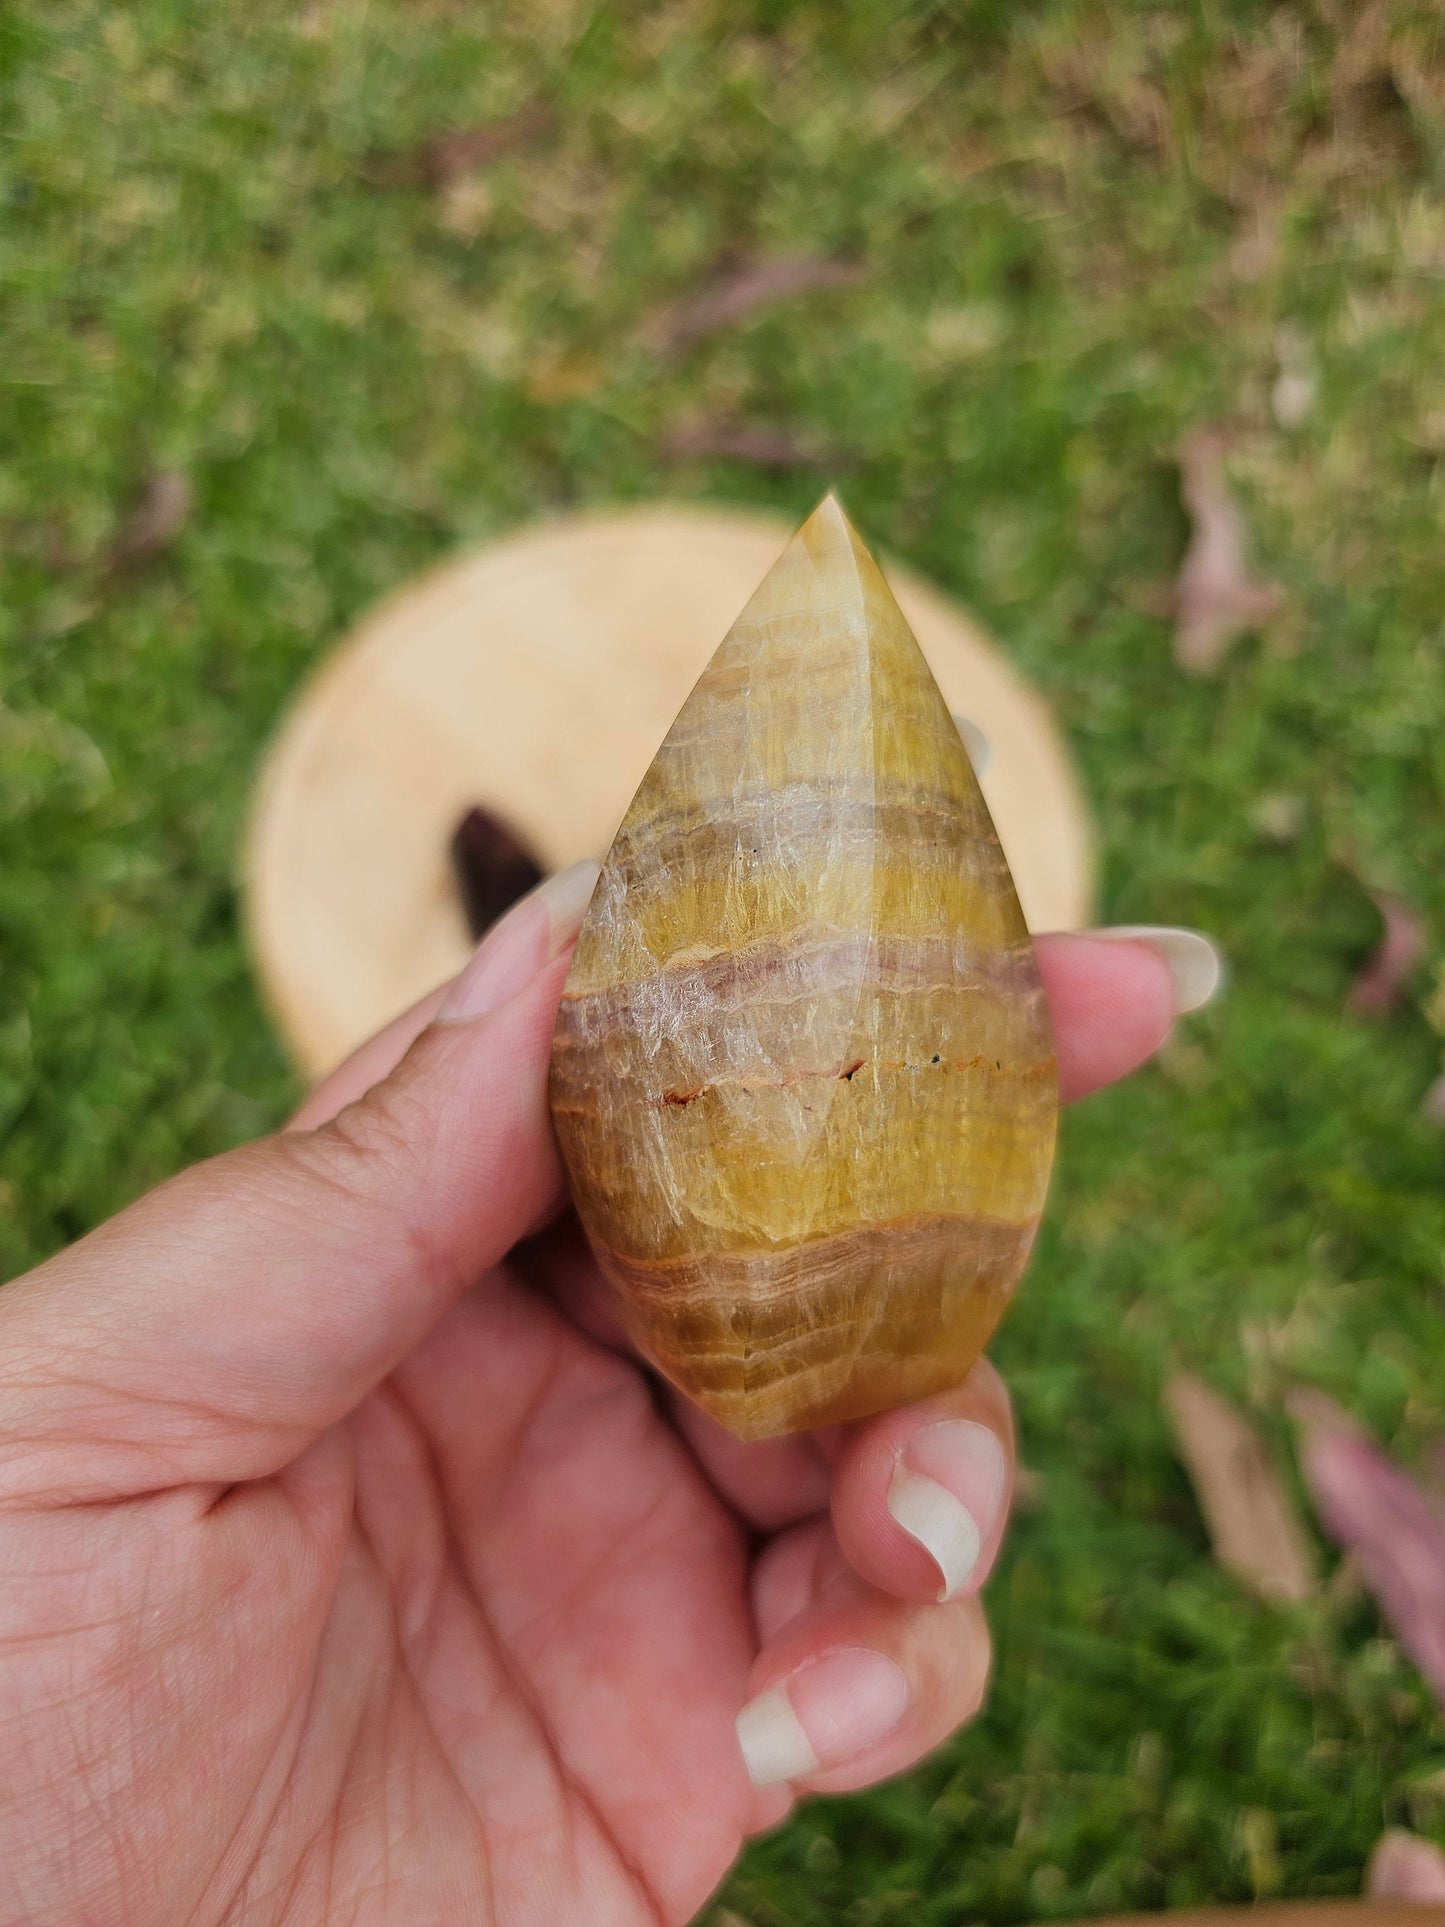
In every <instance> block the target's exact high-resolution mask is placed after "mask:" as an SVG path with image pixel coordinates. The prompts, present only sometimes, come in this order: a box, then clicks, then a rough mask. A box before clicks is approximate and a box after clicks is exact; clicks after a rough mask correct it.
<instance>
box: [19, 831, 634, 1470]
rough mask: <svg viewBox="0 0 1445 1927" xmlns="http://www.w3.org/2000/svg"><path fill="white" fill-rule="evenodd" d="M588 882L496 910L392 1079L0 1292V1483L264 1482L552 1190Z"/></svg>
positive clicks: (557, 883) (167, 1188) (581, 869)
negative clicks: (563, 1058)
mask: <svg viewBox="0 0 1445 1927" xmlns="http://www.w3.org/2000/svg"><path fill="white" fill-rule="evenodd" d="M596 878H597V866H596V864H595V863H591V862H587V863H579V864H576V865H574V866H573V868H572V869H570V870H566V871H563V872H562V873H561V874H560V875H558V876H555V877H552V878H550V879H549V880H548V881H547V882H546V883H544V884H542V885H540V886H539V887H538V889H536V890H535V891H533V892H532V894H531V895H530V896H528V897H525V898H523V900H522V901H521V902H520V903H518V904H517V905H515V906H514V908H513V909H512V910H511V911H509V912H508V914H507V916H506V917H505V918H503V920H502V921H501V923H499V924H498V925H497V926H496V927H495V928H494V929H493V930H492V931H491V932H490V933H489V935H488V936H487V938H486V939H485V941H484V942H483V943H482V945H481V947H480V949H479V950H478V951H477V953H476V955H475V956H474V957H473V959H472V961H471V963H470V964H469V965H468V966H467V968H466V970H464V971H463V973H462V975H461V976H460V977H459V978H458V979H457V981H456V983H455V984H454V985H453V986H452V987H451V989H450V991H449V992H448V993H447V995H446V997H445V999H444V1000H443V1002H442V1004H441V1007H440V1010H439V1011H438V1014H437V1016H436V1017H435V1018H434V1020H433V1021H432V1022H431V1023H430V1024H429V1025H428V1026H427V1028H426V1029H425V1030H424V1031H423V1032H422V1034H421V1035H420V1036H419V1037H418V1038H417V1040H416V1042H415V1043H414V1044H413V1045H412V1047H411V1049H410V1050H409V1051H408V1052H407V1054H406V1055H405V1057H404V1058H403V1059H402V1061H401V1062H400V1064H398V1065H397V1067H396V1068H395V1070H393V1071H392V1073H391V1075H390V1076H389V1077H387V1078H386V1079H385V1080H384V1081H383V1082H381V1083H379V1084H377V1085H376V1086H375V1087H374V1088H373V1089H371V1090H369V1091H367V1092H366V1093H365V1095H364V1096H362V1097H360V1098H359V1099H358V1100H357V1101H356V1102H354V1103H352V1104H350V1105H349V1106H348V1107H347V1108H346V1109H345V1110H342V1111H341V1112H340V1113H339V1114H338V1115H337V1116H335V1117H334V1118H332V1119H330V1121H328V1122H326V1123H324V1124H322V1125H321V1126H320V1127H319V1128H317V1129H314V1130H304V1129H296V1130H290V1131H286V1132H282V1133H280V1134H279V1135H277V1136H275V1137H271V1138H266V1139H262V1140H261V1141H260V1142H259V1143H256V1144H250V1145H246V1146H245V1147H243V1148H242V1149H240V1150H238V1151H232V1152H229V1153H227V1154H226V1155H225V1156H223V1157H218V1158H214V1159H212V1160H210V1161H209V1162H208V1163H206V1164H202V1165H197V1166H196V1167H195V1168H194V1169H192V1170H189V1171H185V1172H182V1173H181V1174H180V1176H179V1177H176V1178H173V1179H171V1180H170V1181H169V1182H168V1183H166V1184H163V1185H161V1186H160V1188H159V1189H158V1190H156V1191H153V1192H151V1193H149V1195H147V1196H146V1197H144V1198H142V1199H140V1200H139V1202H138V1203H136V1204H134V1205H132V1206H131V1207H130V1208H129V1209H128V1210H126V1211H123V1212H122V1213H121V1214H120V1215H119V1216H118V1217H116V1218H113V1219H111V1220H110V1221H109V1223H107V1224H104V1225H102V1226H100V1228H99V1229H98V1230H96V1231H94V1232H92V1233H91V1234H90V1235H89V1236H88V1237H87V1238H84V1239H82V1241H81V1242H80V1243H79V1244H78V1245H75V1246H73V1247H72V1248H71V1249H70V1250H69V1251H66V1252H62V1253H61V1254H60V1255H59V1256H58V1257H56V1258H53V1259H51V1260H50V1261H49V1262H48V1263H46V1264H44V1265H42V1266H40V1268H39V1269H38V1270H36V1271H33V1272H31V1273H29V1274H28V1275H27V1276H26V1277H24V1278H21V1279H19V1280H17V1281H16V1282H15V1283H14V1284H12V1285H10V1286H7V1287H6V1289H5V1290H4V1291H3V1292H0V1436H6V1437H7V1438H8V1439H9V1441H10V1442H11V1444H12V1446H20V1447H21V1450H20V1451H19V1452H18V1453H16V1452H13V1451H12V1452H11V1453H9V1454H7V1455H6V1469H5V1471H4V1473H3V1474H0V1489H3V1488H4V1487H12V1488H13V1486H14V1483H15V1481H16V1479H17V1478H18V1479H19V1481H20V1482H21V1483H22V1484H23V1486H24V1489H25V1490H26V1491H27V1492H30V1493H34V1492H35V1491H36V1490H38V1489H41V1488H43V1489H44V1490H45V1491H47V1492H50V1493H55V1492H64V1493H65V1494H66V1495H67V1496H69V1497H71V1498H77V1497H107V1496H115V1495H116V1494H117V1493H119V1492H139V1491H144V1490H155V1489H157V1488H159V1487H162V1486H166V1485H174V1484H180V1483H189V1482H192V1481H211V1480H220V1481H224V1482H231V1481H236V1480H242V1479H250V1478H258V1477H264V1476H266V1475H268V1474H270V1473H273V1472H275V1471H277V1470H279V1468H280V1467H281V1466H283V1465H285V1464H287V1463H288V1462H289V1461H290V1460H291V1459H292V1458H294V1457H295V1456H296V1455H297V1454H298V1453H299V1452H300V1451H302V1450H304V1448H305V1447H306V1446H307V1445H308V1444H310V1443H311V1441H312V1440H313V1439H314V1438H315V1437H316V1436H317V1435H318V1434H319V1433H320V1432H322V1431H323V1430H324V1429H325V1428H326V1427H327V1426H329V1425H332V1424H334V1423H335V1422H336V1421H337V1420H338V1419H339V1418H341V1417H343V1416H344V1415H345V1414H346V1413H347V1412H348V1411H350V1410H351V1408H352V1407H353V1406H354V1405H355V1404H356V1403H357V1402H358V1400H360V1399H361V1398H362V1397H364V1396H365V1394H366V1393H367V1392H368V1391H370V1390H371V1389H372V1387H373V1386H375V1385H376V1384H377V1383H378V1382H379V1381H380V1380H381V1379H382V1378H383V1377H385V1375H386V1374H387V1372H389V1371H390V1370H391V1369H392V1368H393V1367H394V1366H395V1365H396V1364H397V1363H398V1362H399V1361H400V1360H401V1359H402V1358H403V1357H404V1356H405V1355H406V1353H407V1352H408V1351H409V1350H410V1349H411V1348H412V1347H413V1346H414V1345H415V1344H416V1343H417V1342H418V1341H419V1340H420V1339H421V1338H422V1337H423V1336H424V1335H425V1334H426V1332H427V1331H429V1330H430V1328H431V1327H432V1326H433V1325H434V1324H435V1323H436V1321H437V1320H438V1318H440V1317H441V1315H442V1314H443V1313H444V1312H445V1311H446V1310H447V1309H448V1308H449V1307H450V1306H451V1305H452V1304H453V1303H455V1301H456V1300H457V1299H458V1298H459V1297H460V1296H461V1294H462V1293H463V1292H464V1291H466V1290H467V1289H468V1287H469V1286H471V1285H473V1284H475V1283H476V1282H477V1280H478V1279H479V1278H480V1277H481V1276H482V1274H483V1273H484V1272H485V1271H486V1270H487V1269H488V1268H489V1267H490V1266H493V1265H495V1264H496V1263H497V1262H498V1261H499V1260H500V1259H501V1258H502V1257H504V1256H505V1254H506V1252H507V1251H508V1249H509V1248H510V1247H511V1246H512V1245H513V1244H514V1243H515V1242H516V1241H517V1239H518V1238H520V1237H521V1236H522V1235H523V1234H524V1233H525V1232H526V1231H527V1230H529V1229H530V1228H531V1227H532V1226H533V1225H534V1224H535V1223H536V1221H537V1219H538V1218H539V1217H540V1216H542V1215H543V1214H544V1213H545V1211H546V1210H547V1209H548V1208H549V1206H551V1205H554V1204H555V1203H556V1202H557V1201H558V1199H559V1198H560V1196H561V1177H560V1172H559V1168H558V1164H557V1159H556V1152H555V1148H554V1145H553V1139H552V1132H551V1126H550V1123H549V1121H548V1116H547V1064H548V1056H549V1051H550V1046H551V1038H552V1030H553V1026H554V1023H555V1020H556V1014H557V1003H558V999H559V997H560V995H561V990H562V984H563V980H564V978H565V977H566V974H567V964H568V961H569V959H570V954H571V948H572V944H573V942H574V940H575V938H576V935H577V931H578V929H579V927H580V925H581V921H582V918H583V915H584V914H585V912H586V908H587V902H588V899H589V898H590V896H591V893H592V889H593V886H594V884H595V882H596Z"/></svg>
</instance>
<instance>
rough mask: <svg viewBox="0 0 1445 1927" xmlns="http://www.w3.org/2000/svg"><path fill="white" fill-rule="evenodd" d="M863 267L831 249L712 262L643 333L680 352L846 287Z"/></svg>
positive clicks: (669, 351) (662, 350)
mask: <svg viewBox="0 0 1445 1927" xmlns="http://www.w3.org/2000/svg"><path fill="white" fill-rule="evenodd" d="M865 273H866V269H865V268H864V265H863V263H862V262H861V261H855V260H851V259H849V258H847V257H846V256H842V255H832V254H775V255H768V256H765V257H762V258H760V259H753V260H742V261H738V260H732V261H728V262H726V263H725V264H723V265H721V266H719V267H718V268H715V269H714V271H713V273H712V274H711V275H710V276H709V278H708V279H707V280H706V281H705V282H704V283H703V285H702V286H701V287H700V288H696V289H694V291H693V292H692V293H691V294H688V295H684V296H683V298H682V299H681V300H680V301H675V302H673V303H672V304H671V305H670V306H669V307H667V308H665V309H664V310H663V311H662V313H661V314H659V315H657V316H656V317H655V318H654V320H653V322H652V323H651V325H650V327H649V329H648V331H647V332H648V335H649V338H650V339H651V341H652V343H653V345H654V347H656V349H657V351H658V353H659V354H664V355H681V354H686V352H687V350H688V349H689V348H691V347H693V346H694V345H695V344H696V343H697V342H699V341H702V340H704V339H705V338H706V337H707V336H708V335H715V334H719V333H721V331H722V330H723V329H725V328H732V327H736V325H737V324H738V323H739V322H740V321H746V320H747V319H748V318H749V316H751V315H755V314H758V313H760V312H761V311H762V310H763V309H765V308H772V307H776V306H777V304H778V303H779V302H782V301H791V300H793V299H795V298H796V297H797V296H798V295H802V294H811V293H813V292H814V291H815V290H816V289H819V288H851V287H853V286H855V285H856V284H857V283H858V282H859V281H861V280H862V279H863V277H864V274H865Z"/></svg>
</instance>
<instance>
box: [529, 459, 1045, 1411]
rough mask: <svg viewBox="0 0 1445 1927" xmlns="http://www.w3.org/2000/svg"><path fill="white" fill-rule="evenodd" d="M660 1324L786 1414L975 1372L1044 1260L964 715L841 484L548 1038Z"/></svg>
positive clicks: (668, 1352) (997, 916)
mask: <svg viewBox="0 0 1445 1927" xmlns="http://www.w3.org/2000/svg"><path fill="white" fill-rule="evenodd" d="M551 1095H552V1115H553V1118H554V1120H555V1123H556V1128H557V1135H558V1139H559V1141H560V1143H561V1147H562V1152H563V1156H564V1158H565V1161H566V1165H567V1170H568V1173H569V1175H570V1179H571V1184H572V1192H573V1196H574V1198H575V1201H576V1205H577V1209H578V1212H579V1214H580V1216H581V1219H582V1222H583V1225H584V1226H585V1227H586V1230H587V1232H588V1235H589V1237H590V1239H591V1242H592V1245H593V1249H594V1250H595V1252H596V1255H597V1259H598V1262H599V1264H600V1265H601V1268H602V1270H603V1272H604V1273H605V1274H606V1275H607V1277H608V1278H609V1279H611V1280H612V1282H613V1284H614V1285H615V1287H616V1290H617V1292H618V1295H619V1298H620V1301H621V1304H622V1307H623V1311H624V1315H625V1318H626V1321H627V1324H628V1328H629V1330H630V1332H631V1334H632V1336H633V1338H634V1340H635V1342H636V1343H637V1345H638V1346H639V1348H640V1349H641V1351H642V1352H643V1353H644V1354H645V1355H646V1356H647V1357H648V1358H649V1359H651V1360H652V1361H653V1363H655V1364H656V1366H657V1367H658V1369H659V1370H660V1371H662V1372H663V1373H664V1374H665V1375H666V1376H667V1377H668V1378H669V1379H670V1380H672V1382H673V1383H674V1384H675V1385H677V1386H679V1387H681V1389H682V1390H683V1391H684V1392H686V1393H687V1394H688V1396H689V1397H691V1398H692V1399H694V1400H696V1402H697V1403H698V1404H699V1405H701V1406H702V1407H703V1408H704V1409H705V1410H707V1411H708V1412H710V1413H712V1414H713V1415H714V1416H715V1417H716V1418H718V1419H720V1420H721V1421H722V1423H723V1424H724V1425H726V1426H728V1427H729V1428H730V1429H731V1430H732V1431H734V1432H736V1433H738V1434H739V1435H740V1436H742V1437H745V1438H764V1437H768V1436H771V1435H773V1434H776V1433H781V1432H791V1431H797V1430H800V1429H802V1428H804V1427H810V1426H819V1425H830V1424H834V1423H837V1422H839V1421H841V1420H845V1419H853V1418H859V1417H862V1416H865V1415H866V1414H868V1413H871V1412H876V1411H880V1410H882V1409H884V1408H886V1407H888V1406H892V1405H896V1404H900V1403H902V1402H904V1401H906V1400H910V1399H915V1398H920V1397H923V1396H925V1395H926V1394H928V1393H930V1392H933V1391H937V1390H940V1389H942V1388H943V1387H945V1386H948V1385H951V1384H954V1383H956V1382H957V1381H958V1380H959V1379H960V1378H961V1377H962V1376H963V1374H964V1373H965V1372H966V1371H967V1369H968V1367H969V1366H970V1365H971V1364H972V1363H973V1361H974V1359H975V1358H976V1357H977V1356H978V1354H979V1352H980V1350H981V1349H982V1347H983V1345H984V1343H985V1342H986V1340H987V1339H988V1336H989V1334H990V1332H991V1331H992V1330H993V1327H994V1325H995V1324H996V1322H997V1320H998V1318H999V1315H1000V1313H1001V1312H1002V1310H1003V1308H1004V1306H1005V1304H1006V1303H1007V1301H1008V1298H1009V1296H1010V1294H1011V1292H1012V1290H1013V1287H1014V1285H1015V1283H1016V1282H1017V1280H1018V1276H1019V1273H1020V1272H1021V1270H1022V1269H1023V1265H1024V1262H1025V1260H1026V1258H1027V1256H1028V1252H1029V1247H1030V1245H1031V1243H1032V1241H1033V1237H1034V1232H1035V1229H1036V1227H1037V1224H1038V1219H1039V1213H1040V1211H1041V1209H1042V1207H1043V1202H1044V1194H1045V1191H1046V1188H1047V1184H1048V1175H1049V1166H1050V1163H1051V1161H1052V1156H1053V1145H1054V1132H1055V1125H1056V1119H1057V1109H1058V1099H1057V1089H1056V1081H1055V1072H1054V1057H1053V1047H1052V1042H1051V1039H1050V1033H1049V1024H1048V1015H1047V1011H1046V1009H1045V1005H1044V998H1043V992H1042V989H1041V986H1040V983H1039V977H1038V971H1037V968H1036V966H1035V963H1034V954H1033V946H1032V944H1031V942H1030V940H1029V935H1028V931H1027V929H1026V928H1025V926H1024V920H1023V915H1022V913H1021V911H1020V909H1019V905H1018V899H1017V897H1016V896H1015V894H1014V887H1013V881H1012V879H1011V877H1010V876H1009V871H1008V865H1007V863H1006V862H1005V860H1004V855H1003V851H1002V850H1001V849H1000V847H999V842H998V837H997V835H996V834H995V831H994V827H993V824H992V822H991V820H990V818H989V814H988V810H987V808H986V806H985V804H984V801H983V798H982V796H981V795H980V793H979V788H978V784H977V782H976V780H975V778H974V773H973V770H972V768H971V767H970V764H969V761H968V757H967V754H966V753H965V750H964V748H963V745H962V743H961V741H960V739H959V734H958V730H957V727H956V726H955V724H954V721H953V718H952V717H951V716H950V714H949V712H948V708H947V706H946V705H945V703H944V700H943V697H942V695H941V694H940V692H939V689H938V686H937V684H936V683H935V682H934V680H933V676H932V674H931V672H930V671H929V668H928V665H927V663H926V662H925V661H924V658H923V655H922V652H921V651H920V649H919V647H918V644H917V643H916V642H915V640H914V638H913V635H912V632H911V631H910V630H909V628H908V625H907V623H906V622H905V620H904V618H903V614H902V612H901V610H900V609H899V607H898V604H897V603H896V602H895V601H894V599H893V595H892V593H891V591H890V590H889V588H888V586H887V584H886V583H885V582H884V580H883V577H882V575H881V573H880V572H879V569H878V567H877V564H876V563H875V562H874V560H873V558H872V556H871V555H869V553H868V551H867V549H866V548H865V547H864V546H863V544H862V542H861V541H860V539H859V537H858V535H857V533H856V531H855V530H854V529H853V527H852V525H851V524H850V523H849V521H848V519H847V517H846V516H845V515H844V513H843V511H842V509H841V507H840V506H839V504H838V502H837V501H836V499H835V498H834V497H832V496H831V495H830V496H829V497H828V498H827V499H826V500H825V501H824V502H823V503H822V505H821V506H820V507H819V508H818V509H817V510H816V511H815V512H814V514H813V515H812V516H811V518H810V519H809V520H808V521H807V522H806V523H805V524H804V525H803V527H802V528H801V529H800V530H799V532H798V534H797V535H796V536H795V537H794V538H793V540H792V542H791V543H790V544H789V545H788V547H787V549H786V550H785V551H784V552H783V554H782V556H781V557H780V558H779V560H778V562H777V563H776V564H775V566H774V567H773V569H772V570H771V571H770V573H769V574H768V576H767V578H766V579H765V580H764V582H763V583H762V586H761V587H760V588H759V589H758V591H757V593H756V594H755V595H754V596H753V598H752V600H751V602H749V604H748V605H747V607H746V608H745V609H744V611H743V613H742V614H741V615H740V616H739V617H738V620H737V621H736V623H734V625H733V627H732V629H731V630H730V631H729V633H728V635H727V636H726V638H725V639H724V641H723V643H722V645H721V647H720V648H719V649H718V651H717V654H716V655H715V656H714V657H713V659H712V661H711V662H710V663H709V664H708V666H707V668H706V670H705V671H704V672H703V675H702V678H701V680H700V681H699V682H698V684H697V686H696V688H695V689H694V690H693V692H692V694H691V695H690V696H689V697H688V699H687V701H686V703H685V704H684V705H683V707H682V710H681V713H680V714H679V716H678V718H677V721H676V722H675V723H674V724H673V727H672V729H671V730H670V731H669V733H668V736H667V739H666V741H665V742H664V743H663V745H662V747H661V749H660V750H659V751H658V753H657V756H656V759H655V760H654V762H653V764H652V766H651V768H650V769H649V770H648V772H647V774H646V776H645V777H644V778H643V780H642V785H641V788H640V789H639V790H638V792H637V795H636V796H635V797H634V798H633V801H632V804H631V806H630V808H629V809H628V811H627V815H626V816H625V818H624V819H623V822H622V827H621V828H620V829H619V830H618V832H617V836H616V840H615V841H614V843H613V845H612V848H611V850H610V851H609V853H608V856H607V860H606V863H605V865H604V867H603V871H602V876H601V880H600V881H599V883H598V886H597V891H596V894H595V895H594V897H593V899H592V906H591V909H590V911H589V912H588V916H587V921H586V923H585V924H584V926H583V929H582V935H581V937H580V939H579V941H578V945H577V951H576V955H575V957H574V960H573V963H572V968H571V972H570V974H569V976H568V979H567V987H566V990H565V992H564V994H563V999H562V1008H561V1014H560V1016H559V1018H558V1023H557V1034H556V1038H555V1041H554V1045H553V1057H552V1084H551Z"/></svg>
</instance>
